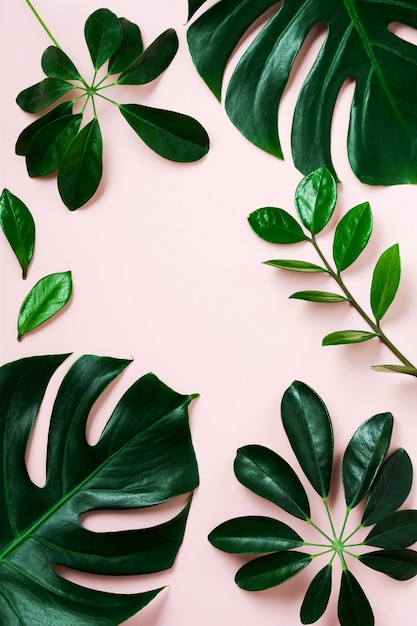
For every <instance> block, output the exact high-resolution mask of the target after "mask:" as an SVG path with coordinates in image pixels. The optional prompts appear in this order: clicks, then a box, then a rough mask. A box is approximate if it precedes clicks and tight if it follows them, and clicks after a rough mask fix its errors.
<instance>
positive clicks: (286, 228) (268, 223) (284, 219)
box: [248, 207, 307, 243]
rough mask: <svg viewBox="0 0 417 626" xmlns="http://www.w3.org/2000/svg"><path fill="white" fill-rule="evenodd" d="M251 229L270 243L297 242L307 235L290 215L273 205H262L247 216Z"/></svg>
mask: <svg viewBox="0 0 417 626" xmlns="http://www.w3.org/2000/svg"><path fill="white" fill-rule="evenodd" d="M248 221H249V224H250V226H251V228H252V230H253V231H254V232H255V233H256V234H257V235H258V236H259V237H261V239H264V240H265V241H269V242H271V243H298V242H299V241H305V240H306V239H307V237H306V236H305V234H304V233H303V231H302V228H301V226H300V224H299V223H298V222H297V220H295V219H294V218H293V216H292V215H290V214H289V213H287V211H284V209H278V208H275V207H263V208H262V209H257V210H256V211H253V213H251V214H250V215H249V217H248Z"/></svg>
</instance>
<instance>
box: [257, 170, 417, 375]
mask: <svg viewBox="0 0 417 626" xmlns="http://www.w3.org/2000/svg"><path fill="white" fill-rule="evenodd" d="M336 201H337V186H336V181H335V179H334V177H333V175H332V174H331V173H330V172H329V171H328V170H327V169H326V168H325V167H321V168H319V169H317V170H315V171H314V172H312V173H311V174H308V175H307V176H305V177H304V178H303V179H302V181H301V182H300V184H299V185H298V187H297V189H296V192H295V206H296V210H297V214H298V217H299V220H300V222H298V221H297V220H296V219H295V218H294V217H293V216H292V215H290V214H289V213H287V212H286V211H284V210H283V209H280V208H276V207H263V208H261V209H258V210H256V211H254V212H253V213H251V214H250V216H249V224H250V226H251V227H252V229H253V230H254V232H255V233H256V234H257V235H259V237H261V238H262V239H264V240H265V241H268V242H271V243H278V244H295V243H300V242H308V243H309V244H310V245H312V246H313V248H314V250H315V252H316V253H317V255H318V257H319V260H320V263H321V265H316V264H314V263H310V262H307V261H300V260H287V259H275V260H271V261H266V264H267V265H271V266H273V267H277V268H279V269H284V270H289V271H293V272H304V273H307V274H315V273H325V274H327V275H328V276H330V277H331V278H332V279H333V281H334V282H335V283H336V284H337V286H338V287H339V290H340V292H339V293H333V292H328V291H313V290H308V291H298V292H296V293H293V294H292V295H291V296H290V298H294V299H298V300H306V301H309V302H319V303H325V304H330V303H340V302H345V303H346V302H347V303H349V304H350V305H351V306H352V307H353V308H354V309H355V310H356V311H357V312H358V313H359V315H360V317H361V318H362V320H363V321H364V322H365V323H366V325H367V326H368V328H369V329H370V330H340V331H336V332H332V333H330V334H328V335H326V336H325V337H324V339H323V345H324V346H330V345H338V344H349V343H359V342H363V341H368V340H370V339H374V338H378V339H380V340H381V341H382V343H383V344H384V345H385V346H386V347H387V348H388V349H389V350H390V351H391V352H392V354H393V355H394V356H395V357H396V358H397V359H398V360H399V361H400V363H401V365H397V364H394V365H388V364H387V365H376V366H374V367H373V369H376V370H378V371H389V372H400V373H404V374H410V375H412V376H417V368H416V366H415V365H413V363H412V362H411V361H410V360H409V359H408V358H407V357H405V356H404V354H402V352H400V350H399V349H398V348H397V347H396V346H395V345H394V344H393V342H392V341H391V340H390V339H389V338H388V337H387V335H386V334H385V332H384V331H383V330H382V328H381V320H382V318H383V317H384V315H385V313H386V312H387V310H388V308H389V307H390V306H391V304H392V301H393V300H394V297H395V295H396V293H397V289H398V286H399V283H400V276H401V261H400V251H399V246H398V244H394V245H393V246H391V247H390V248H388V249H387V250H385V252H383V253H382V254H381V256H380V257H379V259H378V261H377V263H376V265H375V268H374V271H373V276H372V281H371V288H370V306H371V311H372V316H373V317H372V316H371V315H368V313H367V312H366V311H365V309H364V308H363V307H362V306H361V305H360V304H359V302H358V301H357V300H356V298H355V297H354V296H353V294H352V293H351V292H350V290H349V289H348V287H347V285H346V283H345V281H344V278H343V277H342V273H343V272H344V270H346V269H347V268H348V267H350V266H351V265H352V264H353V263H354V262H355V261H356V259H357V258H358V257H359V255H360V254H361V253H362V252H363V250H364V249H365V247H366V245H367V244H368V241H369V238H370V236H371V233H372V212H371V208H370V206H369V203H368V202H364V203H362V204H359V205H357V206H355V207H353V208H352V209H350V210H349V211H348V212H347V213H346V215H344V216H343V217H342V219H341V220H340V221H339V223H338V224H337V226H336V229H335V234H334V239H333V261H334V265H332V264H331V263H330V261H328V259H327V258H326V256H325V255H324V253H323V251H322V249H321V248H320V246H319V244H318V241H317V235H318V234H319V233H320V232H321V231H322V230H323V228H324V227H325V226H326V225H327V224H328V222H329V221H330V219H331V217H332V215H333V212H334V209H335V206H336ZM303 227H304V228H303ZM304 229H306V230H307V231H308V233H309V234H306V232H305V230H304Z"/></svg>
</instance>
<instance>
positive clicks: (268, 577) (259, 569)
mask: <svg viewBox="0 0 417 626" xmlns="http://www.w3.org/2000/svg"><path fill="white" fill-rule="evenodd" d="M311 559H312V557H311V555H309V554H304V553H303V552H276V553H274V554H267V555H265V556H261V557H258V558H256V559H254V560H253V561H249V563H246V564H245V565H243V567H241V568H240V570H239V571H238V572H237V574H236V576H235V582H236V584H237V585H238V586H239V587H240V588H241V589H246V591H261V590H262V589H270V588H271V587H276V586H277V585H281V584H282V583H284V582H285V581H287V580H289V579H290V578H293V576H295V575H296V574H298V573H299V572H301V570H303V569H304V568H305V567H307V565H308V564H309V563H310V561H311Z"/></svg>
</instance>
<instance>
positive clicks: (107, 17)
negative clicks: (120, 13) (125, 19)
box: [84, 9, 122, 70]
mask: <svg viewBox="0 0 417 626" xmlns="http://www.w3.org/2000/svg"><path fill="white" fill-rule="evenodd" d="M84 36H85V40H86V43H87V47H88V50H89V52H90V56H91V60H92V62H93V65H94V68H95V69H96V70H99V69H100V67H101V66H102V65H103V64H104V63H105V62H106V61H107V60H108V59H110V57H111V56H112V55H113V54H114V53H115V52H116V50H117V49H118V47H119V46H120V43H121V41H122V26H121V24H120V21H119V18H118V17H117V16H116V15H115V14H114V13H113V12H112V11H110V10H109V9H97V11H94V13H92V14H91V15H90V16H89V17H88V18H87V20H86V23H85V26H84Z"/></svg>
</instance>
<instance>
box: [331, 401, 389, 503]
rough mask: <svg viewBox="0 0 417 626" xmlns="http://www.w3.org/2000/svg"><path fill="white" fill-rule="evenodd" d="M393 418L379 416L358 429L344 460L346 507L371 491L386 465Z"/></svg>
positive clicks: (385, 414)
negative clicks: (380, 471)
mask: <svg viewBox="0 0 417 626" xmlns="http://www.w3.org/2000/svg"><path fill="white" fill-rule="evenodd" d="M392 426H393V417H392V415H391V413H379V414H378V415H374V416H373V417H371V418H369V419H368V420H366V422H364V423H363V424H361V425H360V426H359V428H358V429H357V430H356V432H355V434H354V435H353V437H352V439H351V440H350V442H349V444H348V446H347V448H346V451H345V453H344V455H343V461H342V480H343V487H344V491H345V499H346V506H347V507H348V508H350V509H352V508H353V507H355V506H356V505H357V504H358V503H359V502H360V501H361V500H362V498H363V497H364V496H365V494H366V493H367V492H368V491H369V489H370V488H371V486H372V484H373V483H374V481H375V478H376V476H377V473H378V471H379V469H380V467H381V465H382V463H383V462H384V459H385V456H386V454H387V452H388V448H389V444H390V441H391V434H392Z"/></svg>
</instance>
